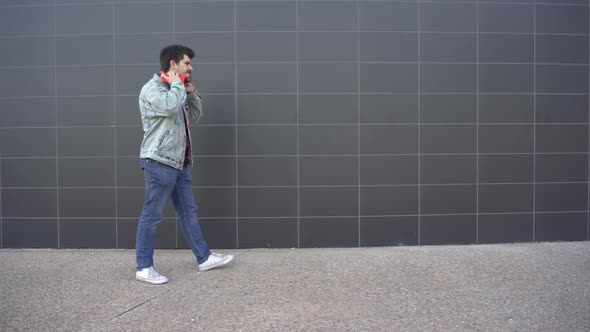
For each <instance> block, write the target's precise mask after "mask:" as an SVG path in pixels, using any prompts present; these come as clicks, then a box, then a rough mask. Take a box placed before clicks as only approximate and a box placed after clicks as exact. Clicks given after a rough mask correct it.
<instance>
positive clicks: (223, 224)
mask: <svg viewBox="0 0 590 332" xmlns="http://www.w3.org/2000/svg"><path fill="white" fill-rule="evenodd" d="M199 223H200V224H201V229H202V230H203V234H205V238H206V240H207V244H208V245H209V247H210V248H228V249H234V248H237V244H236V241H237V234H236V233H237V227H236V223H237V219H219V218H215V219H207V218H201V219H200V220H199ZM177 231H178V233H181V228H180V227H178V228H177ZM178 247H179V248H189V246H188V245H187V244H186V241H185V240H184V236H183V235H181V234H179V235H178Z"/></svg>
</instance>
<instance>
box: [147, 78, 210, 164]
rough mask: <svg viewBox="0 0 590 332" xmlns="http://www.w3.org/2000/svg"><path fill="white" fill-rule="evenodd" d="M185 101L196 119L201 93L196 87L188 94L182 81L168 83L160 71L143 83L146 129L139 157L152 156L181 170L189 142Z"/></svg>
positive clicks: (192, 118) (199, 110) (197, 118)
mask: <svg viewBox="0 0 590 332" xmlns="http://www.w3.org/2000/svg"><path fill="white" fill-rule="evenodd" d="M185 105H187V106H188V114H189V115H190V118H191V120H192V122H193V123H197V122H198V121H199V118H200V116H201V96H200V95H199V93H198V92H197V91H196V90H195V92H193V93H191V94H187V93H186V90H185V88H184V84H182V82H176V83H174V84H172V85H171V86H168V85H166V84H165V83H162V80H161V79H160V75H158V74H154V77H152V79H151V80H149V81H148V82H147V83H146V84H145V85H144V86H143V88H142V89H141V92H140V94H139V111H140V112H141V122H142V124H143V132H144V134H143V142H142V143H141V148H140V153H139V157H140V158H150V159H153V160H155V161H158V162H160V163H163V164H166V165H169V166H172V167H174V168H176V169H179V170H182V167H183V166H184V155H185V151H184V149H185V146H186V130H185V124H184V115H183V113H184V111H183V107H184V106H185ZM189 140H190V131H189ZM191 142H192V141H191ZM191 145H192V143H191Z"/></svg>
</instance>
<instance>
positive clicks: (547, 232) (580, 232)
mask: <svg viewBox="0 0 590 332" xmlns="http://www.w3.org/2000/svg"><path fill="white" fill-rule="evenodd" d="M535 219H536V220H535V241H583V240H588V237H587V235H586V234H587V232H588V214H587V213H585V212H584V213H546V214H537V215H536V216H535Z"/></svg>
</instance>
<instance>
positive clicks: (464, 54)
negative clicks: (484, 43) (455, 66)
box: [420, 33, 477, 62]
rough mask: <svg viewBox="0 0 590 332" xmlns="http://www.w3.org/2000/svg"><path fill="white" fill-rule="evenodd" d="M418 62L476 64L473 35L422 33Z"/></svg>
mask: <svg viewBox="0 0 590 332" xmlns="http://www.w3.org/2000/svg"><path fill="white" fill-rule="evenodd" d="M420 61H427V62H476V61H477V35H476V34H475V33H460V34H459V33H455V34H453V33H423V34H421V35H420Z"/></svg>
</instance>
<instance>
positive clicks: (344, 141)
mask: <svg viewBox="0 0 590 332" xmlns="http://www.w3.org/2000/svg"><path fill="white" fill-rule="evenodd" d="M358 135H359V133H358V127H357V126H356V125H341V126H330V125H326V126H307V125H301V126H299V153H300V154H357V153H358V151H359V150H358Z"/></svg>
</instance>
